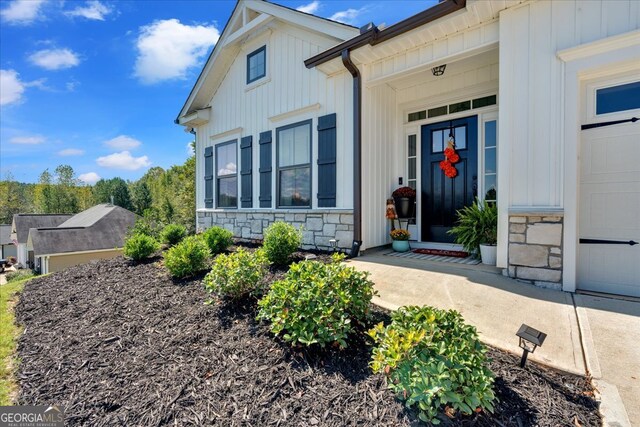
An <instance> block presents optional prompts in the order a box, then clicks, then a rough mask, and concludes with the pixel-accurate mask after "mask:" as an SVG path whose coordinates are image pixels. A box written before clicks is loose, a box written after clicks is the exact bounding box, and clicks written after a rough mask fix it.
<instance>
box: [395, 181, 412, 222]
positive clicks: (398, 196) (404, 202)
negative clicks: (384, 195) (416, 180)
mask: <svg viewBox="0 0 640 427" xmlns="http://www.w3.org/2000/svg"><path fill="white" fill-rule="evenodd" d="M391 196H392V197H393V200H394V202H395V205H396V212H397V213H398V218H413V216H414V214H413V211H414V207H415V201H416V190H414V189H413V188H411V187H400V188H397V189H396V190H395V191H394V192H393V193H392V194H391Z"/></svg>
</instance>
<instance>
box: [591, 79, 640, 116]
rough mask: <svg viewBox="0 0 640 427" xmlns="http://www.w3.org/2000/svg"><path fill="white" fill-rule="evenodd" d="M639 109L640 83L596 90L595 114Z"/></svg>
mask: <svg viewBox="0 0 640 427" xmlns="http://www.w3.org/2000/svg"><path fill="white" fill-rule="evenodd" d="M636 108H640V81H638V82H632V83H627V84H623V85H618V86H611V87H606V88H602V89H597V90H596V114H598V115H600V114H608V113H616V112H618V111H627V110H635V109H636Z"/></svg>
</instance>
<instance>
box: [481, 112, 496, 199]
mask: <svg viewBox="0 0 640 427" xmlns="http://www.w3.org/2000/svg"><path fill="white" fill-rule="evenodd" d="M482 134H483V136H484V144H483V153H482V159H483V161H482V165H483V166H482V167H483V171H482V182H483V186H482V188H483V189H484V194H483V196H482V197H483V199H484V200H486V201H487V202H494V203H495V202H497V200H498V120H497V119H493V118H492V119H486V120H483V121H482Z"/></svg>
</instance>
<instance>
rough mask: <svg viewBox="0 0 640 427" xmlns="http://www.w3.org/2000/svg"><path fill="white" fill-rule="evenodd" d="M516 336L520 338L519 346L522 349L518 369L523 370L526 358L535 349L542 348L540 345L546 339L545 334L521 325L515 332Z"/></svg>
mask: <svg viewBox="0 0 640 427" xmlns="http://www.w3.org/2000/svg"><path fill="white" fill-rule="evenodd" d="M516 335H517V336H518V337H519V338H520V344H519V345H520V348H521V349H522V358H521V359H520V367H521V368H524V364H525V363H527V356H528V355H529V353H533V352H534V351H535V350H536V348H537V347H542V343H543V342H544V340H545V338H547V334H545V333H544V332H540V331H539V330H537V329H534V328H532V327H531V326H527V325H525V324H524V323H523V324H522V326H520V329H518V332H516Z"/></svg>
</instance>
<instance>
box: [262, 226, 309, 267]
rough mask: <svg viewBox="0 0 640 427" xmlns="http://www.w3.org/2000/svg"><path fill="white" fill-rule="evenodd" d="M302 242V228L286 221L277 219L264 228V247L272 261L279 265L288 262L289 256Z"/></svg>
mask: <svg viewBox="0 0 640 427" xmlns="http://www.w3.org/2000/svg"><path fill="white" fill-rule="evenodd" d="M301 243H302V229H300V230H296V228H295V227H294V226H293V225H291V224H287V223H286V222H282V221H276V222H274V223H273V224H271V225H270V226H269V227H267V229H266V230H264V242H263V245H262V247H263V248H264V250H265V253H266V254H267V258H268V259H269V261H270V262H272V263H274V264H277V265H284V264H287V262H288V261H289V257H290V256H291V254H292V253H294V252H295V251H296V250H297V249H298V248H299V247H300V244H301Z"/></svg>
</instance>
